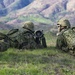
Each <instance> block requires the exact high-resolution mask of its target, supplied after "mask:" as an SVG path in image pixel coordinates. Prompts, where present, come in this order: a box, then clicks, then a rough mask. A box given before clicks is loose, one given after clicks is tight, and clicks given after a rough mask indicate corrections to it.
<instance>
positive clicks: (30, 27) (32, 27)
mask: <svg viewBox="0 0 75 75" xmlns="http://www.w3.org/2000/svg"><path fill="white" fill-rule="evenodd" d="M23 28H28V29H30V30H32V31H34V24H33V22H31V21H26V22H25V23H24V26H23Z"/></svg>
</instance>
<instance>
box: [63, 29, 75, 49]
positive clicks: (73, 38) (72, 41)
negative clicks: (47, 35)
mask: <svg viewBox="0 0 75 75" xmlns="http://www.w3.org/2000/svg"><path fill="white" fill-rule="evenodd" d="M63 36H64V38H65V40H66V42H67V46H68V48H69V49H75V30H74V29H73V28H70V29H68V30H66V31H65V32H64V33H63Z"/></svg>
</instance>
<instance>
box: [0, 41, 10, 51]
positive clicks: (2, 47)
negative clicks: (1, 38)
mask: <svg viewBox="0 0 75 75" xmlns="http://www.w3.org/2000/svg"><path fill="white" fill-rule="evenodd" d="M8 48H9V44H8V43H6V42H1V43H0V52H3V51H6V50H7V49H8Z"/></svg>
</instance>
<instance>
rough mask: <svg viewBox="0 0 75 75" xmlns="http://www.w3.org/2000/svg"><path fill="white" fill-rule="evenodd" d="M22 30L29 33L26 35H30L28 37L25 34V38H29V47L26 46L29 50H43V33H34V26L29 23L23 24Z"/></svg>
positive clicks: (44, 43) (44, 44)
mask: <svg viewBox="0 0 75 75" xmlns="http://www.w3.org/2000/svg"><path fill="white" fill-rule="evenodd" d="M23 28H24V29H27V31H29V32H28V33H30V34H29V35H28V34H25V35H26V37H27V35H28V37H29V40H28V41H29V45H28V46H30V47H29V48H43V47H47V46H46V40H45V37H44V35H43V32H42V31H36V32H35V31H34V24H33V23H32V22H31V21H27V22H25V23H24V26H23ZM38 34H39V35H38ZM37 35H38V36H37ZM40 35H42V36H41V37H40ZM28 37H27V38H28Z"/></svg>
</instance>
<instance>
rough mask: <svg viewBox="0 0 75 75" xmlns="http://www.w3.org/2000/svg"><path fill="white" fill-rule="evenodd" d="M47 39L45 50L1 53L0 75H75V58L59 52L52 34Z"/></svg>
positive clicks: (12, 50) (15, 50) (12, 49)
mask: <svg viewBox="0 0 75 75" xmlns="http://www.w3.org/2000/svg"><path fill="white" fill-rule="evenodd" d="M46 39H47V45H48V48H45V49H33V50H18V49H14V48H10V49H8V50H7V51H6V52H0V75H75V57H73V56H72V55H70V54H68V53H64V52H62V51H60V50H57V49H56V48H55V42H56V37H55V36H54V35H52V34H51V33H50V32H49V33H47V34H46Z"/></svg>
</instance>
